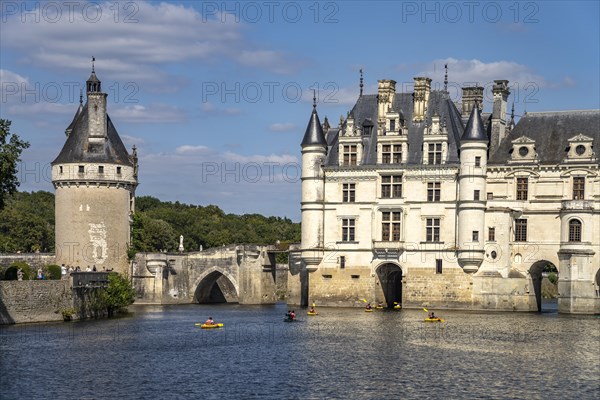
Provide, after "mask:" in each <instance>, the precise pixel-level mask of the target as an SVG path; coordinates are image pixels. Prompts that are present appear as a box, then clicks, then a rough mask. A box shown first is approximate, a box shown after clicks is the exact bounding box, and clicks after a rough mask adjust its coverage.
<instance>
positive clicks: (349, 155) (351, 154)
mask: <svg viewBox="0 0 600 400" xmlns="http://www.w3.org/2000/svg"><path fill="white" fill-rule="evenodd" d="M356 154H357V153H356V145H355V144H351V145H344V165H345V166H352V165H356Z"/></svg>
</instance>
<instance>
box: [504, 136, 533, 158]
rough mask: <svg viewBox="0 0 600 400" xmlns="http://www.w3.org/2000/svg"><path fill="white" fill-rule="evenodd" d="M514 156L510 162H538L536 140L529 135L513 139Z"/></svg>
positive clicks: (512, 151)
mask: <svg viewBox="0 0 600 400" xmlns="http://www.w3.org/2000/svg"><path fill="white" fill-rule="evenodd" d="M512 146H513V147H512V150H511V153H512V156H511V159H510V160H509V162H513V163H514V162H518V163H524V162H536V161H538V157H537V152H536V151H535V141H533V140H532V139H530V138H528V137H527V136H521V137H520V138H518V139H515V140H513V141H512Z"/></svg>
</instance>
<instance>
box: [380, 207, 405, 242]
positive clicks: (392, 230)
mask: <svg viewBox="0 0 600 400" xmlns="http://www.w3.org/2000/svg"><path fill="white" fill-rule="evenodd" d="M400 219H401V212H400V211H384V212H382V213H381V240H382V241H384V242H389V241H392V242H398V241H400Z"/></svg>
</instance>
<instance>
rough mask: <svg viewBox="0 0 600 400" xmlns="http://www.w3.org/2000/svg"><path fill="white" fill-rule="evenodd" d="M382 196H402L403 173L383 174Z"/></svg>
mask: <svg viewBox="0 0 600 400" xmlns="http://www.w3.org/2000/svg"><path fill="white" fill-rule="evenodd" d="M381 197H382V198H386V199H387V198H396V199H397V198H401V197H402V175H383V176H382V177H381Z"/></svg>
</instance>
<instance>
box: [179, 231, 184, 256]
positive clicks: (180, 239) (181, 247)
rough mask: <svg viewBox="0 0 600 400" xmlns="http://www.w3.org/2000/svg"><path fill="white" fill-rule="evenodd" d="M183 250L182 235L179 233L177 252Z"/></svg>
mask: <svg viewBox="0 0 600 400" xmlns="http://www.w3.org/2000/svg"><path fill="white" fill-rule="evenodd" d="M183 250H184V248H183V235H180V236H179V252H180V253H183Z"/></svg>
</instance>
